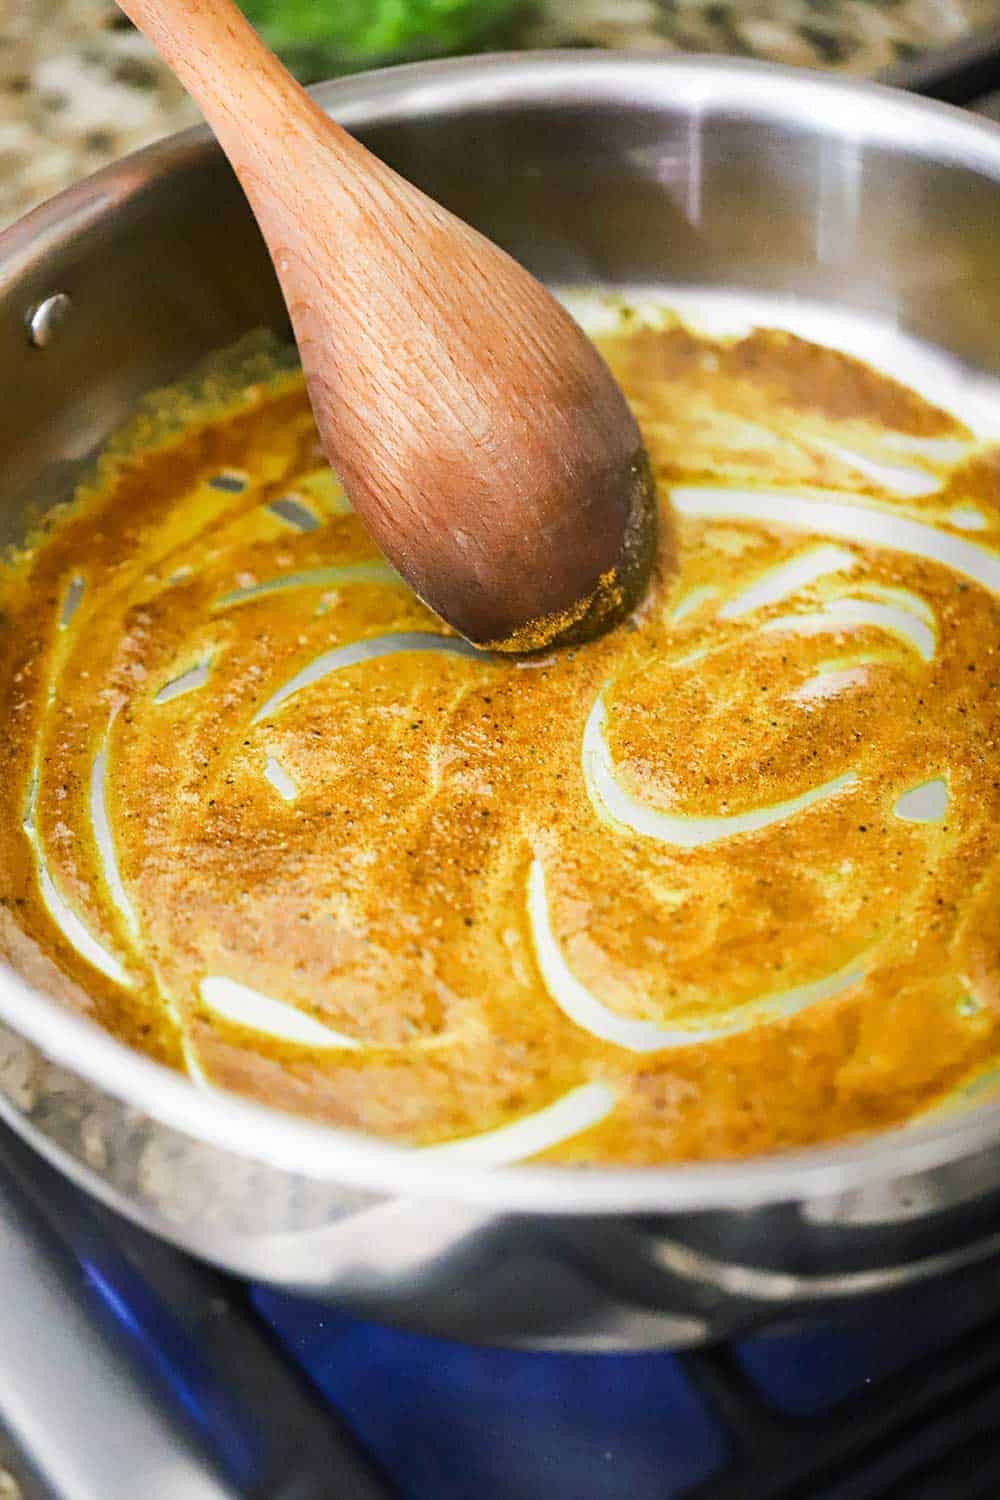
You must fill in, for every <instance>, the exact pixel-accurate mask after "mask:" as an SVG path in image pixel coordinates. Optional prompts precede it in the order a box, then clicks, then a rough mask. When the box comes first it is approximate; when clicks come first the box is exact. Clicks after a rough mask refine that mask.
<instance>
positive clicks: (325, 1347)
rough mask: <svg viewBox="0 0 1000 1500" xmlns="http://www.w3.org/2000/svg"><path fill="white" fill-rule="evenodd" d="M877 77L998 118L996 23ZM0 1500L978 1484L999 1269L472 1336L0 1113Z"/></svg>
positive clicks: (882, 1499) (777, 1499)
mask: <svg viewBox="0 0 1000 1500" xmlns="http://www.w3.org/2000/svg"><path fill="white" fill-rule="evenodd" d="M899 81H900V82H902V83H905V84H906V85H908V86H911V87H915V88H919V89H920V90H921V91H923V92H927V93H931V94H934V95H936V96H937V97H940V98H944V99H947V100H949V101H950V102H954V103H962V104H969V103H970V101H972V103H971V105H970V107H973V108H976V109H978V110H980V111H981V112H982V113H984V114H990V115H992V116H993V117H994V118H997V119H1000V34H998V35H997V36H996V37H995V38H994V39H993V43H992V48H989V47H987V48H984V47H983V45H982V44H981V43H979V44H977V45H976V46H975V47H970V46H969V45H963V47H961V48H959V49H956V50H955V51H954V52H953V53H951V54H948V55H945V56H942V57H941V58H939V59H937V60H933V61H932V62H931V63H929V64H921V65H920V66H919V68H918V69H915V70H911V72H910V74H908V76H906V77H901V78H900V79H899ZM0 1299H2V1300H0V1500H134V1497H135V1500H140V1497H141V1500H389V1497H398V1500H542V1497H545V1500H549V1497H553V1500H674V1497H680V1496H684V1497H688V1500H997V1497H998V1496H1000V1436H998V1434H1000V1261H997V1262H992V1263H989V1264H985V1265H982V1266H979V1267H976V1268H974V1269H971V1270H966V1271H964V1272H962V1273H960V1274H957V1275H955V1276H953V1277H950V1278H948V1279H947V1280H941V1281H938V1282H935V1283H933V1284H931V1285H925V1286H922V1287H919V1288H916V1289H911V1290H907V1291H901V1292H897V1293H895V1294H893V1295H892V1296H890V1297H882V1298H881V1299H880V1300H878V1301H871V1300H866V1301H858V1300H855V1301H852V1302H850V1303H849V1304H845V1305H844V1307H843V1310H842V1312H841V1314H840V1315H839V1316H838V1317H836V1318H834V1319H832V1320H828V1321H825V1322H823V1323H822V1324H814V1325H812V1326H807V1327H798V1328H795V1327H786V1328H779V1329H772V1330H770V1331H769V1332H768V1333H767V1334H764V1335H760V1334H758V1335H755V1336H752V1337H749V1336H748V1337H747V1338H745V1339H743V1340H739V1341H736V1342H733V1343H731V1344H728V1345H725V1346H720V1347H716V1348H713V1349H698V1350H690V1351H685V1352H681V1353H661V1354H632V1355H577V1354H555V1353H552V1354H549V1353H538V1352H530V1353H529V1352H521V1351H516V1350H501V1349H486V1348H472V1347H467V1346H462V1345H458V1344H450V1343H446V1342H444V1341H441V1340H435V1339H431V1338H428V1337H426V1336H422V1335H417V1334H412V1333H407V1332H404V1331H401V1330H397V1329H391V1328H386V1327H383V1326H379V1325H376V1324H372V1323H366V1322H364V1321H362V1320H359V1319H357V1318H354V1317H350V1316H348V1315H346V1314H344V1313H341V1312H338V1311H334V1310H332V1309H331V1308H329V1307H327V1306H325V1305H324V1304H320V1303H315V1302H310V1301H307V1300H305V1299H303V1298H298V1297H291V1296H288V1295H284V1294H281V1293H278V1292H275V1291H273V1290H270V1289H268V1288H265V1287H258V1286H253V1285H246V1284H242V1283H239V1282H236V1281H233V1280H231V1279H229V1278H227V1277H224V1276H222V1275H221V1274H218V1273H216V1272H214V1271H211V1270H209V1269H207V1268H205V1267H203V1266H199V1265H197V1264H195V1263H194V1262H193V1261H191V1260H190V1259H188V1258H187V1257H185V1256H183V1255H182V1254H180V1253H179V1252H178V1251H175V1250H173V1249H171V1248H170V1247H169V1246H168V1245H166V1244H163V1243H162V1242H160V1241H156V1240H153V1239H151V1238H150V1237H149V1236H147V1235H145V1234H143V1233H142V1232H141V1231H139V1230H137V1229H135V1228H133V1227H132V1226H131V1225H128V1224H126V1223H125V1222H124V1221H122V1220H120V1219H119V1218H117V1217H116V1216H114V1215H112V1214H110V1213H109V1212H107V1211H106V1210H104V1209H102V1208H100V1207H99V1206H98V1205H96V1204H94V1203H93V1202H91V1201H90V1200H89V1199H87V1198H85V1197H84V1196H83V1195H82V1194H80V1193H78V1192H77V1191H76V1190H75V1189H74V1188H72V1187H71V1186H70V1185H69V1184H68V1183H66V1182H65V1181H64V1180H63V1179H62V1178H61V1177H59V1176H58V1175H57V1174H56V1173H55V1172H54V1171H53V1170H52V1169H51V1168H49V1167H48V1166H46V1165H45V1164H44V1163H43V1162H41V1161H40V1160H39V1159H38V1158H37V1157H35V1156H33V1155H32V1154H31V1153H30V1152H29V1151H28V1150H27V1149H26V1148H25V1147H24V1146H23V1145H22V1144H21V1143H20V1142H19V1141H17V1140H15V1139H14V1137H13V1136H11V1135H10V1134H9V1133H7V1132H5V1131H4V1130H3V1129H2V1128H0Z"/></svg>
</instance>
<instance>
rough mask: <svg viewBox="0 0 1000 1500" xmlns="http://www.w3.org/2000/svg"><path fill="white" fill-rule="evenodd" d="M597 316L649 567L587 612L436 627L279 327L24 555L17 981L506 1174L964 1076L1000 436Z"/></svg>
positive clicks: (891, 1110) (201, 1080)
mask: <svg viewBox="0 0 1000 1500" xmlns="http://www.w3.org/2000/svg"><path fill="white" fill-rule="evenodd" d="M598 304H599V306H598ZM595 308H596V309H597V315H595V316H593V317H592V318H591V322H592V324H593V326H594V327H595V328H596V329H597V330H598V332H597V333H596V334H595V336H596V338H597V342H598V343H599V345H600V347H601V349H602V351H603V353H604V355H605V356H606V358H607V359H608V361H609V363H610V365H611V367H612V369H613V371H614V373H615V375H616V376H617V378H618V379H619V381H620V382H621V384H622V386H623V388H624V389H625V391H626V393H627V395H628V396H629V399H630V400H631V402H632V403H633V406H634V409H635V411H636V414H637V416H638V419H639V422H640V424H641V426H642V430H643V434H644V437H645V440H646V443H647V446H648V451H649V454H650V457H651V460H652V463H653V466H654V470H655V473H656V477H657V481H658V485H659V489H660V494H661V497H662V502H663V528H662V529H663V535H664V538H665V539H667V540H669V541H670V542H671V545H670V546H665V547H664V554H663V555H664V558H666V557H667V556H672V555H674V553H676V564H675V565H673V566H671V567H667V565H666V563H663V564H662V565H661V567H660V569H659V571H658V572H657V574H656V576H655V577H654V581H653V585H652V588H651V590H650V592H649V594H648V596H647V598H646V599H645V601H644V602H643V604H642V605H641V607H640V609H639V611H638V612H637V614H636V615H635V616H634V617H633V619H632V620H631V621H630V622H629V623H628V625H627V626H626V627H624V628H622V629H619V630H617V631H615V632H613V633H612V634H611V635H609V636H607V637H605V638H604V639H603V640H600V641H597V642H594V643H591V644H589V645H587V646H584V647H579V648H577V649H575V650H566V651H561V652H554V653H552V654H548V655H536V656H533V657H528V658H525V659H522V660H520V661H515V660H512V659H510V658H500V657H493V656H490V655H488V654H484V653H481V652H479V651H476V650H474V649H473V648H472V647H470V646H468V645H467V644H466V643H465V642H463V641H462V640H460V639H459V638H458V637H456V636H455V635H453V634H450V633H449V632H448V630H447V628H446V627H445V626H443V625H442V623H441V622H440V621H439V620H438V619H437V618H436V617H435V616H433V615H432V614H431V613H430V612H429V611H428V610H427V609H425V608H424V607H423V605H422V604H421V603H420V602H419V600H417V599H416V598H415V597H414V595H413V594H412V593H411V592H410V591H409V590H408V589H407V588H406V587H405V586H404V585H403V584H402V582H401V580H400V579H399V578H398V577H397V576H396V575H395V574H394V573H393V572H392V570H391V568H390V567H389V566H388V565H387V563H386V562H385V561H384V560H383V559H382V558H381V557H380V555H379V554H378V553H377V551H376V550H375V549H374V548H373V546H372V544H371V542H370V541H369V539H368V538H367V536H366V534H365V532H364V530H363V528H362V527H361V525H360V523H359V522H358V520H357V519H356V518H355V516H354V515H353V513H352V512H351V510H350V507H349V505H348V503H347V501H346V498H345V496H344V494H343V491H342V490H341V488H340V486H339V485H338V483H337V481H336V479H335V478H334V476H333V475H332V474H331V473H330V472H329V470H328V469H327V468H326V467H325V465H324V463H323V460H322V456H321V453H320V451H319V448H318V444H317V438H316V433H315V429H314V427H313V423H312V419H311V416H310V412H309V407H308V404H307V400H306V396H305V391H304V387H303V384H302V379H301V375H300V373H299V372H298V370H297V368H296V367H295V366H294V365H293V364H292V363H291V362H290V360H289V358H288V356H287V355H286V354H284V353H282V351H280V350H278V349H277V347H276V346H272V345H271V344H270V343H269V342H268V341H267V340H266V339H264V338H263V337H261V338H258V339H254V340H250V341H248V342H247V343H245V344H244V345H242V346H241V347H240V348H239V349H237V350H234V351H230V352H229V353H228V354H226V355H225V356H220V357H219V358H217V359H216V360H214V361H212V362H211V363H210V364H209V365H207V366H206V367H205V368H203V369H202V370H201V371H200V372H198V374H197V375H196V376H195V377H193V378H192V379H191V380H190V381H188V382H187V383H185V384H184V385H183V386H182V387H178V388H176V389H175V390H173V391H170V392H165V393H161V394H160V395H159V396H157V397H155V398H153V399H152V400H150V401H149V402H147V403H146V405H145V407H144V408H143V411H142V412H141V414H140V416H139V417H138V418H137V420H136V421H135V422H134V423H133V424H132V425H131V427H130V429H129V430H128V431H127V432H126V433H123V434H121V435H120V436H119V437H118V438H117V439H116V440H115V441H114V442H113V443H112V444H111V445H110V447H109V450H108V452H107V453H106V454H105V456H104V458H103V459H102V461H101V463H100V465H99V467H98V469H97V472H96V476H95V477H94V478H93V480H92V481H91V482H90V483H89V484H88V485H87V486H85V487H84V488H83V489H82V490H81V491H80V492H79V493H78V495H77V496H76V497H75V499H74V501H73V502H72V503H71V504H70V505H68V506H66V507H65V508H63V509H62V510H61V511H60V512H58V513H56V514H55V515H54V516H51V517H50V518H49V519H48V520H47V522H46V523H45V525H44V527H43V528H42V529H40V530H39V532H38V533H37V534H36V535H35V536H34V537H33V538H32V539H31V540H30V542H29V543H28V544H27V545H26V546H25V547H24V548H23V549H22V550H21V551H20V552H19V554H18V555H17V556H16V557H13V558H11V559H10V561H9V566H8V567H7V568H6V570H5V571H4V574H3V576H2V579H0V608H2V610H3V616H4V628H3V632H2V637H0V703H2V707H3V713H4V718H5V723H6V724H7V726H8V733H7V735H6V738H5V744H4V749H3V755H4V762H5V763H4V767H3V777H2V780H0V809H2V819H0V895H2V899H3V909H2V913H0V921H2V927H0V941H2V947H3V951H4V952H5V953H6V954H7V956H8V957H9V959H10V960H11V962H13V964H14V965H15V966H16V967H17V968H18V969H20V970H21V971H22V972H23V973H25V974H26V975H27V976H28V977H29V978H30V979H31V980H32V981H33V982H35V983H37V984H40V985H42V986H44V987H45V988H47V989H49V990H50V991H52V992H53V993H55V994H56V995H58V996H59V997H60V998H61V999H62V1000H63V1001H64V1003H65V1004H67V1005H70V1006H72V1007H74V1008H75V1009H77V1010H79V1011H82V1012H84V1013H86V1014H87V1015H89V1016H91V1017H93V1018H94V1019H96V1020H97V1021H98V1022H99V1023H100V1024H101V1025H103V1026H104V1027H106V1028H108V1029H109V1030H111V1031H112V1032H114V1033H115V1034H116V1035H117V1036H119V1037H120V1038H122V1039H123V1040H124V1041H125V1042H127V1043H128V1044H129V1045H130V1046H132V1047H135V1048H138V1049H141V1050H142V1051H144V1052H145V1053H147V1054H149V1055H150V1056H152V1057H155V1058H157V1059H159V1060H161V1061H163V1062H166V1063H168V1064H170V1065H172V1066H174V1067H177V1068H181V1069H186V1070H187V1071H188V1073H189V1074H190V1076H191V1078H192V1081H193V1082H194V1083H195V1084H196V1085H204V1084H211V1085H213V1086H216V1087H219V1088H224V1089H231V1090H235V1091H237V1092H239V1093H241V1094H244V1095H249V1096H252V1097H254V1098H256V1099H259V1100H263V1101H265V1102H267V1103H269V1104H272V1105H275V1106H277V1107H280V1108H282V1109H286V1110H291V1111H295V1112H297V1113H301V1114H304V1115H308V1116H311V1117H313V1118H315V1119H318V1120H322V1121H326V1122H329V1123H332V1124H336V1125H339V1126H344V1127H348V1128H353V1129H358V1130H363V1131H370V1132H374V1133H377V1134H379V1135H382V1136H384V1137H387V1138H391V1139H393V1140H396V1141H398V1142H402V1143H408V1144H412V1145H414V1146H418V1147H421V1148H424V1149H427V1148H431V1149H437V1150H444V1151H446V1152H451V1153H456V1152H457V1153H460V1154H465V1155H468V1156H470V1157H471V1158H478V1159H480V1160H483V1161H487V1162H503V1161H510V1160H516V1159H522V1158H528V1157H538V1156H542V1157H546V1158H547V1159H550V1160H556V1161H561V1162H566V1163H571V1164H576V1165H583V1164H587V1163H594V1162H619V1163H637V1164H638V1163H650V1162H663V1161H677V1160H686V1159H710V1158H723V1157H736V1156H744V1155H749V1154H753V1153H759V1152H766V1151H775V1150H778V1149H782V1148H787V1147H792V1146H798V1145H803V1144H806V1143H810V1142H818V1141H823V1140H831V1139H835V1138H839V1137H843V1136H845V1135H848V1134H851V1133H854V1132H858V1131H871V1130H874V1129H884V1128H886V1127H889V1126H891V1125H896V1124H901V1123H903V1122H905V1121H908V1120H910V1119H912V1118H914V1117H916V1116H920V1115H921V1114H923V1113H925V1112H926V1111H928V1110H932V1109H937V1108H941V1107H948V1106H949V1105H950V1104H952V1103H954V1102H955V1101H956V1100H960V1099H961V1098H962V1097H963V1091H965V1092H968V1091H969V1090H975V1089H976V1088H977V1087H982V1085H983V1080H988V1079H989V1078H990V1076H991V1073H992V1071H993V1070H994V1069H995V1068H996V1067H997V1065H998V1062H1000V863H998V862H997V859H996V857H995V851H996V847H997V840H996V828H997V821H998V813H1000V654H998V648H1000V550H998V537H1000V448H998V447H996V446H994V445H993V444H992V442H991V440H990V438H989V435H988V433H987V434H985V435H984V433H983V432H982V431H981V430H980V429H979V428H978V427H977V425H976V423H975V422H974V421H972V420H971V418H970V415H969V413H968V412H967V411H963V410H960V409H955V410H947V409H945V406H944V405H941V404H937V401H936V400H934V399H932V397H931V396H930V395H928V394H926V393H925V394H919V393H918V391H917V390H916V389H911V388H909V387H908V386H907V385H906V384H903V383H900V381H898V380H896V379H893V378H890V376H888V375H886V374H881V373H878V372H877V371H876V370H875V369H873V368H872V367H870V366H869V365H868V364H866V363H863V362H862V361H861V360H859V359H857V358H854V357H851V356H849V355H847V354H845V353H841V352H836V351H835V350H833V349H831V348H828V347H824V346H823V345H822V344H820V343H817V342H810V341H808V340H806V339H803V338H800V337H796V336H793V335H792V334H790V333H786V332H781V331H777V330H776V329H770V330H769V329H766V328H765V329H751V330H749V331H746V332H743V333H737V334H729V335H724V334H719V333H709V332H705V331H698V326H697V324H695V323H693V322H692V321H691V320H690V319H689V320H688V321H687V322H684V321H681V319H680V318H679V317H677V316H675V315H673V314H671V313H669V312H667V311H665V310H662V309H661V310H657V309H655V308H654V309H650V308H645V309H639V310H637V309H636V308H635V307H634V306H630V305H625V304H624V303H621V302H614V301H610V300H607V299H605V300H604V301H600V299H591V311H592V312H593V311H594V309H595Z"/></svg>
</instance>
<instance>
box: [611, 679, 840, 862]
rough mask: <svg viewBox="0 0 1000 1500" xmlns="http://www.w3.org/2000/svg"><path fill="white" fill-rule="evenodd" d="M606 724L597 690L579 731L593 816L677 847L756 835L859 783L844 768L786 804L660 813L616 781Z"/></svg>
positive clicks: (689, 847) (682, 847)
mask: <svg viewBox="0 0 1000 1500" xmlns="http://www.w3.org/2000/svg"><path fill="white" fill-rule="evenodd" d="M606 726H607V710H606V709H605V707H604V695H603V693H599V694H598V696H597V699H596V701H595V703H594V706H593V708H592V709H591V710H590V714H589V716H588V718H587V723H586V726H585V728H584V731H583V779H584V782H585V784H586V787H587V791H588V793H589V795H590V800H591V802H592V803H593V805H594V809H595V811H596V812H597V815H598V817H601V818H604V819H609V820H610V821H611V822H614V823H620V824H624V826H625V827H626V828H631V829H632V831H633V833H641V834H643V835H644V836H645V837H646V838H652V839H659V840H660V841H661V842H662V843H665V844H673V845H675V847H677V848H678V849H698V848H701V847H702V846H703V845H705V844H715V843H718V842H719V840H720V839H731V838H736V837H737V836H738V835H740V834H746V833H758V832H759V831H760V830H761V829H762V828H769V827H770V826H771V824H772V823H782V822H784V821H785V819H786V818H792V817H794V816H795V815H796V814H797V813H800V812H804V811H805V810H806V808H808V807H812V806H814V805H815V804H816V803H817V802H824V801H827V800H828V799H830V798H832V797H836V796H838V795H839V794H840V793H841V792H844V791H847V790H848V788H850V787H853V786H856V785H857V781H858V778H857V775H856V773H855V772H853V771H845V772H844V773H843V774H842V775H840V776H835V777H834V778H833V780H832V781H826V782H824V783H823V785H822V786H817V787H811V788H810V790H809V791H807V792H802V793H800V794H799V796H797V797H790V798H788V800H787V801H785V802H774V803H772V804H771V806H770V807H755V808H751V809H750V810H749V811H748V812H742V813H732V814H729V815H728V816H722V817H719V816H717V817H699V816H696V815H693V816H688V815H685V814H681V813H668V812H663V811H661V810H659V809H657V808H654V807H650V806H649V805H648V803H645V802H640V801H639V799H638V798H637V797H633V796H632V794H631V793H630V792H627V791H626V790H625V788H624V787H623V786H621V785H620V784H619V782H618V781H617V780H616V778H615V770H614V763H613V762H612V759H611V751H610V749H609V747H608V742H607V739H606V738H605V729H606Z"/></svg>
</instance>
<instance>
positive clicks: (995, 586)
mask: <svg viewBox="0 0 1000 1500" xmlns="http://www.w3.org/2000/svg"><path fill="white" fill-rule="evenodd" d="M670 498H671V500H672V501H673V504H674V507H675V509H677V510H678V511H679V512H680V514H681V515H682V516H696V517H699V518H709V517H710V518H712V519H719V520H721V519H727V520H734V521H735V520H754V521H765V522H769V523H771V524H773V525H777V526H792V527H795V528H798V529H802V530H806V531H815V532H824V533H826V535H828V536H838V537H843V538H844V539H845V540H846V541H849V542H856V543H857V544H858V545H860V546H869V547H885V548H887V549H888V550H889V551H890V552H907V553H909V554H911V555H912V556H913V557H922V558H924V559H925V561H927V562H932V563H940V565H941V566H942V567H944V568H950V569H951V570H952V571H953V572H955V573H961V574H963V576H964V577H966V578H971V579H972V580H973V582H974V583H978V584H981V585H982V587H983V588H985V589H989V590H990V592H991V593H994V594H1000V556H998V555H997V553H995V552H992V551H990V550H989V549H988V548H986V547H980V546H978V545H977V544H976V543H975V542H969V541H966V539H965V538H964V537H959V536H954V535H952V533H951V532H947V531H940V530H938V528H937V527H935V526H929V525H927V524H926V523H925V522H923V521H912V520H910V519H909V517H907V516H900V515H896V514H894V513H893V512H892V511H891V510H889V509H888V508H885V507H880V506H878V505H875V504H867V505H861V504H857V505H852V504H848V503H847V502H845V501H844V499H843V497H842V496H841V495H839V494H838V493H837V491H835V490H812V491H810V492H803V491H786V490H737V489H724V488H722V487H721V486H716V485H678V486H677V487H676V489H673V490H671V492H670Z"/></svg>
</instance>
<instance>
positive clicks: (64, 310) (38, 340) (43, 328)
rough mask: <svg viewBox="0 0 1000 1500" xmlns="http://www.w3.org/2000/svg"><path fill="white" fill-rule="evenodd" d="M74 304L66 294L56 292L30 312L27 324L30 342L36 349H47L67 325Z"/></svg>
mask: <svg viewBox="0 0 1000 1500" xmlns="http://www.w3.org/2000/svg"><path fill="white" fill-rule="evenodd" d="M72 307H73V303H72V301H71V299H70V298H69V297H68V296H67V295H66V293H65V292H55V293H54V294H53V295H52V296H51V297H46V298H45V300H44V302H38V303H36V304H35V306H34V307H32V308H30V309H29V310H28V315H27V317H26V319H25V323H26V325H27V329H28V340H29V342H30V343H32V344H34V346H35V348H36V349H47V348H48V347H49V345H50V344H51V343H52V340H53V339H54V338H55V336H56V334H57V333H58V331H59V329H60V328H61V327H62V325H63V323H65V321H66V318H67V316H68V315H69V313H70V311H71V309H72Z"/></svg>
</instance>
